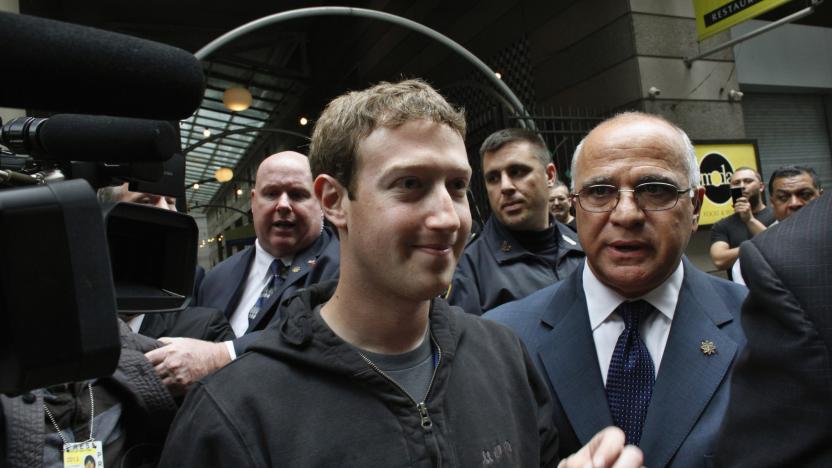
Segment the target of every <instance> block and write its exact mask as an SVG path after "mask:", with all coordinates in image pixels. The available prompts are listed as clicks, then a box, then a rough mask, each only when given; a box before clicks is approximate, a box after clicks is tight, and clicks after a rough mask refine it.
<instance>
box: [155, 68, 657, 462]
mask: <svg viewBox="0 0 832 468" xmlns="http://www.w3.org/2000/svg"><path fill="white" fill-rule="evenodd" d="M464 134H465V119H464V115H463V114H462V113H461V112H459V111H457V110H455V109H453V107H451V106H450V105H449V104H448V103H447V102H446V101H445V100H444V98H442V97H441V96H440V95H439V94H438V93H437V92H436V91H435V90H434V89H433V88H431V87H430V86H428V85H427V84H426V83H424V82H422V81H419V80H408V81H403V82H401V83H395V84H391V83H380V84H378V85H376V86H374V87H372V88H370V89H368V90H364V91H360V92H352V93H348V94H346V95H343V96H340V97H338V98H336V99H335V100H334V101H332V102H331V103H330V104H329V105H328V106H327V108H326V109H325V110H324V112H323V113H322V114H321V116H320V118H319V119H318V121H317V123H316V125H315V129H314V131H313V134H312V143H311V145H310V161H311V164H312V170H313V172H314V173H315V174H317V178H316V180H315V185H314V189H315V196H316V198H317V199H318V200H320V203H321V207H322V209H323V210H324V213H325V214H326V216H327V218H328V219H329V221H330V222H331V223H332V224H333V225H334V226H336V228H337V229H338V232H339V237H340V241H341V242H340V258H341V275H340V279H339V280H338V283H337V285H336V286H335V288H334V291H333V288H332V285H329V287H324V285H319V286H318V287H315V288H311V289H307V290H305V291H301V292H300V293H299V294H298V295H297V296H295V297H293V298H291V299H290V300H289V303H288V307H287V308H286V313H285V316H284V318H283V319H282V320H281V322H280V325H279V326H278V327H277V328H275V329H269V330H267V331H266V332H264V334H263V336H262V338H261V339H260V340H259V341H258V342H257V343H256V344H254V345H253V346H252V348H251V349H250V352H249V353H247V354H246V355H245V356H242V357H240V358H239V359H237V360H236V361H235V362H233V363H232V364H230V365H228V366H226V367H224V368H223V369H221V370H219V371H218V372H216V373H214V374H213V375H211V376H210V377H208V378H207V379H205V380H203V381H201V382H199V383H198V384H197V385H196V386H195V387H194V388H193V389H192V390H191V391H190V392H189V394H188V396H187V399H186V400H185V403H184V405H183V407H182V409H181V411H180V413H179V414H178V415H177V419H176V420H175V422H174V424H173V427H172V429H171V433H170V436H169V437H168V440H167V443H166V447H165V451H164V453H163V457H162V462H161V466H163V467H164V466H175V467H180V466H355V467H359V466H361V467H364V466H419V467H427V466H454V467H455V466H464V467H468V466H486V465H493V466H524V467H530V466H552V465H553V463H554V461H555V454H556V452H557V434H556V433H555V432H553V431H552V427H553V426H552V421H551V413H550V412H549V411H550V410H549V405H550V404H551V399H550V396H549V394H548V392H547V390H546V387H545V384H543V383H542V380H541V378H540V376H539V375H538V374H537V372H536V371H535V368H534V364H532V362H531V360H530V359H529V356H528V355H527V354H526V352H525V350H524V348H523V345H522V344H521V343H520V341H519V339H518V338H516V337H515V336H513V335H512V334H511V333H510V332H509V331H508V330H506V329H505V328H502V327H500V326H498V325H496V324H492V323H489V322H485V321H482V320H480V319H479V318H477V317H474V316H472V315H469V314H465V313H463V312H462V311H461V310H459V309H457V308H454V307H448V305H447V304H446V303H445V302H444V301H443V300H442V299H439V298H437V295H438V294H440V293H441V292H442V291H443V290H445V288H446V287H447V285H448V283H449V282H450V281H451V277H452V275H453V271H454V267H455V265H456V261H457V259H458V258H459V256H460V254H461V252H462V249H463V246H464V244H465V241H466V239H467V237H468V233H469V230H470V228H471V214H470V211H469V208H468V200H467V197H466V191H467V188H468V182H469V180H470V177H471V168H470V166H469V165H468V159H467V154H466V151H465V143H464V140H463V135H464ZM619 456H622V457H623V458H621V459H619ZM590 460H592V461H593V462H594V465H595V466H611V465H612V463H613V462H615V461H616V460H618V461H619V464H617V465H616V466H640V464H641V457H640V453H639V451H638V450H637V449H635V448H626V449H625V448H624V443H623V434H622V433H621V431H620V430H617V429H614V428H611V429H607V430H605V431H602V432H601V433H600V434H599V436H598V437H596V439H595V440H594V441H593V443H591V444H589V445H588V446H587V447H584V448H583V449H582V450H581V451H580V452H579V453H578V454H576V455H575V456H574V458H570V459H569V460H567V462H566V463H564V464H563V466H566V467H569V466H585V465H586V464H587V463H589V462H590Z"/></svg>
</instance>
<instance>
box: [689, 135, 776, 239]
mask: <svg viewBox="0 0 832 468" xmlns="http://www.w3.org/2000/svg"><path fill="white" fill-rule="evenodd" d="M694 147H695V148H696V160H697V161H698V162H699V172H700V175H699V180H700V184H701V185H702V187H705V198H704V200H703V203H702V211H701V212H700V214H699V225H700V226H707V225H709V224H714V223H715V222H717V221H719V220H720V219H722V218H724V217H726V216H730V215H732V214H734V204H733V202H732V201H731V177H732V176H733V175H734V172H735V171H736V170H737V169H739V168H741V167H750V168H752V169H754V170H755V171H757V172H760V165H759V160H758V158H757V147H756V146H755V144H754V142H753V141H743V142H735V141H730V142H708V143H697V144H695V145H694Z"/></svg>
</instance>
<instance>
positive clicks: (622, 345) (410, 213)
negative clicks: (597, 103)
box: [0, 80, 832, 467]
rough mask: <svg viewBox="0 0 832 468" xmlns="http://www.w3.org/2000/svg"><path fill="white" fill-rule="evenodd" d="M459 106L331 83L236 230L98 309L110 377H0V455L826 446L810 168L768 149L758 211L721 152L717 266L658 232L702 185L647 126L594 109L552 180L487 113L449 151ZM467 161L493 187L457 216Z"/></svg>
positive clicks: (701, 453)
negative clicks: (9, 380)
mask: <svg viewBox="0 0 832 468" xmlns="http://www.w3.org/2000/svg"><path fill="white" fill-rule="evenodd" d="M465 128H466V123H465V116H464V114H463V112H462V111H461V110H459V109H456V108H454V107H453V106H452V105H450V104H449V103H448V102H447V101H446V100H445V99H444V98H443V97H442V96H441V95H440V94H439V93H437V92H436V91H435V90H434V89H433V88H431V87H430V86H429V85H427V84H426V83H424V82H423V81H420V80H405V81H402V82H398V83H380V84H377V85H375V86H372V87H370V88H368V89H365V90H362V91H354V92H350V93H347V94H344V95H342V96H339V97H337V98H336V99H334V100H333V101H332V102H330V103H329V104H328V105H327V106H326V108H325V109H324V111H323V113H322V114H321V115H320V118H319V119H318V120H317V122H316V124H315V128H314V130H313V134H312V141H311V145H310V147H309V155H308V156H306V155H303V154H300V153H296V152H281V153H277V154H274V155H271V156H269V157H267V158H266V159H264V160H263V162H262V163H261V164H260V166H259V168H258V170H257V175H256V180H255V185H254V187H253V188H252V190H251V195H250V196H251V210H252V216H253V225H254V230H255V233H256V241H255V242H254V245H252V246H250V247H248V248H246V249H245V250H243V251H241V252H238V253H236V254H235V255H233V256H231V257H229V258H227V259H226V260H224V261H222V262H221V263H220V264H218V265H217V266H215V267H214V268H212V269H211V270H210V271H208V272H207V273H205V274H204V279H201V280H199V281H197V285H196V289H195V291H194V302H193V306H192V307H190V308H188V309H186V310H185V311H183V312H180V313H178V314H175V315H171V314H168V315H146V316H134V317H122V319H123V320H124V321H123V323H122V324H121V337H122V344H123V352H122V357H121V360H120V362H119V367H118V370H117V372H116V373H115V374H114V375H113V376H111V377H106V378H100V379H96V380H94V381H90V382H76V383H70V384H64V385H59V386H54V387H50V388H48V389H40V390H36V391H33V392H30V393H27V394H25V395H20V396H17V397H6V396H3V397H0V403H2V405H3V410H4V411H3V414H4V415H5V418H6V421H5V435H6V437H5V452H6V453H7V454H8V456H7V460H6V464H7V465H8V466H9V467H24V466H27V467H28V466H48V467H53V466H54V467H58V466H84V465H83V464H82V462H83V463H86V461H87V460H88V459H92V461H93V462H94V466H103V465H106V466H125V467H135V466H165V467H180V466H187V467H191V466H252V467H254V466H256V467H261V466H262V467H265V466H298V467H310V466H355V467H376V466H378V467H388V466H414V467H417V466H419V467H421V466H454V467H456V466H459V467H473V466H488V467H492V466H493V467H497V466H524V467H530V466H555V465H558V466H564V467H584V466H593V467H601V466H615V467H639V466H642V465H644V466H649V467H664V466H673V467H693V466H711V465H716V466H749V467H751V466H754V467H759V466H829V465H830V464H832V445H830V444H829V440H830V437H832V404H830V401H832V400H830V396H832V365H830V357H829V356H830V351H829V346H830V344H832V333H830V330H832V297H830V295H832V292H830V291H832V288H830V286H832V252H830V244H832V242H830V236H829V231H828V226H829V221H830V214H832V202H830V197H829V196H822V193H823V190H822V187H821V184H820V182H819V179H818V177H817V175H816V174H815V172H814V171H813V170H812V169H811V168H807V167H800V166H789V167H783V168H780V169H778V170H776V171H774V172H773V173H772V175H771V179H770V181H769V185H768V191H769V202H770V205H771V208H769V207H767V206H766V204H765V199H764V198H765V197H764V196H763V193H764V192H765V189H766V187H765V185H764V183H763V180H762V177H761V176H760V174H759V173H758V172H757V171H755V170H754V169H753V168H748V167H744V168H740V169H737V170H736V171H734V173H733V176H732V178H731V180H730V184H731V186H732V187H736V188H741V189H742V196H741V197H739V198H737V199H736V201H735V202H734V211H735V213H734V214H733V215H731V216H729V217H727V218H725V219H723V220H722V221H720V222H719V223H717V224H716V225H715V226H714V227H713V229H712V244H711V249H710V254H711V256H712V258H713V261H714V264H715V265H716V267H717V268H718V269H720V270H727V271H732V272H733V273H732V274H731V275H730V276H729V278H731V279H733V280H734V281H728V280H724V279H721V278H719V277H717V276H715V275H712V274H707V273H705V272H702V271H700V270H698V269H697V268H696V267H695V266H694V265H693V264H692V263H691V262H690V261H689V260H688V259H687V258H686V257H685V255H684V252H685V249H686V248H687V246H688V243H689V241H690V238H691V236H692V234H693V233H694V232H695V231H696V230H697V227H698V220H699V212H700V210H701V207H702V201H703V196H704V192H705V190H704V188H703V187H702V186H701V184H700V174H699V168H698V164H697V159H696V154H695V152H694V149H693V145H692V144H691V142H690V139H689V138H688V136H687V135H686V134H685V132H684V131H683V130H682V129H681V128H679V127H677V126H676V125H674V124H673V123H671V122H669V121H667V120H666V119H664V118H662V117H660V116H657V115H651V114H646V113H640V112H626V113H622V114H619V115H616V116H614V117H611V118H610V119H607V120H605V121H604V122H602V123H601V124H599V125H598V126H597V127H595V128H594V129H593V130H592V131H590V132H589V134H588V135H587V136H586V137H585V138H584V140H583V141H582V142H581V143H580V145H579V146H578V148H577V149H576V151H575V154H574V156H573V159H572V167H571V168H570V169H571V171H570V174H571V176H572V179H571V185H570V186H569V187H567V186H566V185H565V184H564V183H563V182H561V181H560V180H559V179H558V169H559V168H556V167H555V166H554V164H553V163H552V158H551V155H550V154H549V152H548V151H547V149H546V144H545V143H544V141H543V140H542V139H541V138H540V136H539V135H538V134H537V133H536V132H534V131H532V130H527V129H504V130H500V131H498V132H495V133H494V134H492V135H491V136H489V137H488V138H487V139H486V140H485V141H484V143H483V144H482V147H481V148H480V151H479V156H480V161H481V163H482V168H483V171H482V174H481V175H480V174H472V170H471V167H470V165H469V163H468V155H467V152H466V148H465V143H464V137H465ZM560 169H563V168H560ZM472 177H483V183H484V187H485V188H486V192H487V195H488V202H489V205H490V207H491V212H492V215H491V217H490V218H489V219H488V221H487V222H486V223H485V225H484V226H483V229H482V232H481V233H480V234H479V235H477V236H476V237H474V238H473V239H471V237H470V236H469V233H470V231H471V224H472V220H471V212H470V208H469V200H468V191H469V185H470V181H471V178H472ZM100 197H101V198H102V200H113V201H118V200H121V201H129V202H137V203H145V204H150V205H154V206H157V207H159V208H164V209H170V208H171V207H173V205H174V203H175V201H174V200H170V199H166V198H164V197H158V196H153V195H149V194H136V193H132V192H130V191H129V190H128V189H127V187H126V186H124V187H118V188H110V189H104V190H102V192H101V193H100ZM804 207H805V208H804ZM173 209H175V208H173ZM798 210H800V211H799V212H798ZM787 218H788V219H787ZM325 220H326V221H327V222H324V221H325ZM786 245H788V246H789V247H790V248H789V249H784V248H782V247H783V246H786ZM198 276H199V275H198ZM737 283H742V284H737ZM68 454H69V455H73V456H75V458H74V460H76V459H77V462H75V463H77V464H76V465H72V464H71V463H69V462H67V459H68V458H67V457H68V456H69V455H68ZM81 455H83V456H81ZM99 462H100V463H103V465H100V464H99Z"/></svg>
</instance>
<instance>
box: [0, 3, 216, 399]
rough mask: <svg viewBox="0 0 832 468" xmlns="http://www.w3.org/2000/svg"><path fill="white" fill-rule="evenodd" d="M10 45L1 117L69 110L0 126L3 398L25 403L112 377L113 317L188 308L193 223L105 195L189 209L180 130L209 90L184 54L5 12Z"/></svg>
mask: <svg viewBox="0 0 832 468" xmlns="http://www.w3.org/2000/svg"><path fill="white" fill-rule="evenodd" d="M0 43H2V44H4V46H3V54H2V55H1V56H0V63H2V64H3V73H2V74H0V106H3V107H14V108H25V109H35V110H37V111H38V112H41V113H42V111H50V112H65V114H56V115H52V116H51V117H49V118H42V117H20V118H17V119H13V120H10V121H8V122H5V123H3V122H0V126H2V128H0V145H1V146H3V147H5V148H6V150H3V151H2V153H1V154H0V329H2V330H4V331H5V336H4V339H3V340H2V341H0V393H7V394H15V393H21V392H24V391H27V390H30V389H33V388H38V387H44V386H48V385H52V384H57V383H62V382H69V381H78V380H84V379H89V378H93V377H98V376H102V375H109V374H111V373H112V372H113V371H114V369H115V367H116V364H117V362H118V358H119V353H120V349H121V345H120V342H119V334H118V327H117V322H116V313H127V314H136V313H148V312H171V311H177V310H182V309H184V308H185V307H186V306H187V305H188V303H189V302H190V297H191V293H192V290H193V279H194V272H195V268H196V249H197V236H198V234H197V228H196V223H195V222H194V220H193V219H192V218H191V217H189V216H186V215H183V214H180V213H176V212H172V211H166V210H160V209H157V208H151V207H146V206H138V205H130V204H124V203H115V204H106V205H104V206H101V205H99V203H98V200H97V198H96V194H95V190H94V189H98V188H100V187H105V186H109V185H120V184H122V183H123V182H129V189H130V190H132V191H141V192H151V193H156V194H161V195H170V196H175V197H182V196H183V195H184V164H185V161H184V156H182V155H181V154H180V153H181V149H180V145H179V135H178V125H177V124H176V122H177V121H178V120H180V119H184V118H187V117H189V116H190V115H191V114H192V113H193V112H194V111H195V110H196V108H197V107H198V106H199V103H200V102H201V100H202V96H203V92H204V88H205V81H204V76H203V74H202V66H201V64H200V63H199V61H198V60H197V59H196V58H195V57H194V56H193V55H192V54H190V53H188V52H185V51H183V50H180V49H177V48H174V47H170V46H167V45H163V44H159V43H155V42H151V41H147V40H142V39H137V38H133V37H130V36H125V35H122V34H116V33H112V32H107V31H101V30H97V29H93V28H88V27H82V26H77V25H72V24H68V23H62V22H58V21H52V20H47V19H42V18H36V17H31V16H26V15H18V14H10V13H0ZM148 119H152V120H148ZM172 122H173V123H172ZM0 150H2V148H1V147H0ZM22 155H26V157H22Z"/></svg>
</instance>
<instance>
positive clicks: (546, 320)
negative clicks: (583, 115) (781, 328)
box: [485, 112, 745, 467]
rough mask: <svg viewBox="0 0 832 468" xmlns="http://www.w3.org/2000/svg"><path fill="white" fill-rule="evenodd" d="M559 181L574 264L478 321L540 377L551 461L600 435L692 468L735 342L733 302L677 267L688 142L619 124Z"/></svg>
mask: <svg viewBox="0 0 832 468" xmlns="http://www.w3.org/2000/svg"><path fill="white" fill-rule="evenodd" d="M572 175H573V184H574V185H573V190H574V194H573V195H572V197H573V199H574V200H575V204H576V217H577V219H578V226H579V227H580V229H579V230H578V237H579V239H580V241H581V244H582V245H583V247H584V250H585V252H586V255H587V258H586V263H585V265H584V266H583V268H580V269H578V270H577V271H575V272H574V273H573V274H572V275H570V276H569V277H568V278H566V279H565V280H564V281H561V282H560V283H556V284H554V285H552V286H549V287H547V288H545V289H542V290H541V291H539V292H537V293H535V294H532V295H530V296H528V297H526V298H525V299H522V300H519V301H516V302H512V303H509V304H506V305H503V306H501V307H499V308H497V309H494V310H493V311H491V312H489V313H488V314H486V315H485V317H486V318H489V319H493V320H496V321H498V322H501V323H503V324H505V325H507V326H509V327H510V328H511V329H513V330H514V331H515V332H516V333H517V334H518V335H519V336H520V337H521V338H522V339H523V340H524V342H525V343H526V346H527V347H528V349H529V352H530V354H531V355H532V356H533V359H534V360H535V362H536V364H537V365H538V367H539V368H540V369H541V370H542V371H543V374H544V375H545V376H546V379H547V381H548V384H549V387H550V389H551V390H552V393H553V394H554V395H555V403H556V405H555V409H554V411H553V418H554V422H555V425H556V426H557V428H558V433H559V434H560V440H561V445H560V451H561V453H562V454H567V453H570V452H572V451H574V450H575V448H577V447H580V446H581V445H583V444H584V443H586V442H587V441H588V440H589V438H591V437H592V435H593V434H594V433H595V432H597V431H598V430H599V429H601V428H603V427H605V426H608V425H611V424H613V425H616V426H618V427H620V428H621V429H623V430H624V433H625V434H626V437H627V442H628V443H629V444H634V445H638V446H639V447H640V448H641V449H642V450H643V452H644V457H645V458H644V462H645V463H644V464H645V465H646V466H651V467H662V466H676V467H681V466H700V465H703V464H705V460H706V458H707V457H708V456H710V454H711V453H712V452H713V445H714V444H715V439H716V434H717V432H718V429H719V426H720V424H721V422H722V418H723V415H724V413H725V408H726V405H727V403H728V385H727V380H728V379H727V376H728V375H729V372H730V370H731V367H732V365H733V363H734V361H735V360H736V357H737V356H738V353H739V350H740V349H741V348H742V346H743V345H744V343H745V337H744V335H743V333H742V329H741V328H740V324H739V310H740V307H741V305H742V300H743V298H744V297H745V289H744V288H742V287H740V286H737V285H735V284H732V283H730V282H728V281H725V280H721V279H719V278H715V277H712V276H710V275H707V274H705V273H703V272H701V271H699V270H697V269H696V268H695V267H694V266H693V265H692V264H691V263H690V262H689V261H687V260H686V259H685V258H684V256H683V253H684V250H685V248H686V247H687V245H688V242H689V240H690V237H691V234H692V233H693V232H694V231H696V228H697V218H698V216H697V215H698V213H699V209H700V207H701V202H702V196H703V193H704V189H703V188H702V187H700V186H699V169H698V166H697V164H696V155H695V154H694V151H693V147H692V145H691V144H690V140H689V139H688V137H687V135H685V133H684V132H683V131H682V130H681V129H679V128H678V127H676V126H674V125H673V124H671V123H670V122H668V121H666V120H664V119H663V118H661V117H658V116H654V115H649V114H643V113H635V112H633V113H625V114H620V115H618V116H616V117H613V118H611V119H609V120H606V121H604V122H602V123H601V124H600V125H598V126H597V127H596V128H595V129H594V130H592V131H591V132H590V133H589V135H587V137H586V138H585V139H584V141H583V142H581V144H580V145H579V146H578V149H577V150H576V152H575V156H574V158H573V161H572Z"/></svg>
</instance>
